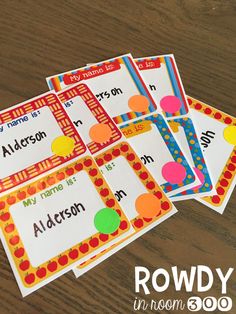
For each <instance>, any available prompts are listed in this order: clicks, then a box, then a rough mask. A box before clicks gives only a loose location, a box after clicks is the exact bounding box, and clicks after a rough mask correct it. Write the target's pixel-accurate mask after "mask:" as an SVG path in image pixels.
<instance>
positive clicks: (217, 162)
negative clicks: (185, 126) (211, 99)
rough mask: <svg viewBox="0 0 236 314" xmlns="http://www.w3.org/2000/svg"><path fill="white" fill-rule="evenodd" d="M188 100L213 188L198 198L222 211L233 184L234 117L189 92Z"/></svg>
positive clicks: (235, 160)
mask: <svg viewBox="0 0 236 314" xmlns="http://www.w3.org/2000/svg"><path fill="white" fill-rule="evenodd" d="M188 102H189V105H190V111H191V114H192V117H193V120H194V123H195V125H196V130H197V134H198V138H199V139H200V145H201V147H202V150H203V155H204V157H205V158H206V160H207V162H208V167H209V169H210V171H211V173H212V181H213V184H214V186H215V188H216V193H215V194H214V195H212V196H208V197H203V198H199V197H198V198H197V200H198V201H199V202H201V203H203V204H205V205H207V206H208V207H210V208H212V209H214V210H216V211H217V212H218V213H220V214H223V212H224V210H225V207H226V205H227V203H228V201H229V198H230V195H231V194H232V192H233V190H234V187H235V184H236V118H235V117H232V116H230V115H228V114H226V113H224V112H222V111H220V110H217V109H216V108H214V107H211V106H209V105H207V104H205V103H203V102H201V101H199V100H196V99H194V98H192V97H189V96H188Z"/></svg>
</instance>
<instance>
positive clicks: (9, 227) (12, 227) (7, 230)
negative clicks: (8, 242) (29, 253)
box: [5, 224, 15, 233]
mask: <svg viewBox="0 0 236 314" xmlns="http://www.w3.org/2000/svg"><path fill="white" fill-rule="evenodd" d="M14 229H15V225H14V224H10V225H8V226H6V227H5V231H6V232H7V233H10V232H12V231H14Z"/></svg>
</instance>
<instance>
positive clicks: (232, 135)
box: [224, 125, 236, 145]
mask: <svg viewBox="0 0 236 314" xmlns="http://www.w3.org/2000/svg"><path fill="white" fill-rule="evenodd" d="M224 138H225V140H226V141H227V142H228V143H229V144H232V145H236V125H230V126H227V127H226V128H225V129H224Z"/></svg>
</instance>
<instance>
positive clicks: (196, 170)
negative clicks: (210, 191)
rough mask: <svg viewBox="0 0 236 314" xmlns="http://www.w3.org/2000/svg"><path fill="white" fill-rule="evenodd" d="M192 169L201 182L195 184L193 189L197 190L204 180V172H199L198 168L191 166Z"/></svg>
mask: <svg viewBox="0 0 236 314" xmlns="http://www.w3.org/2000/svg"><path fill="white" fill-rule="evenodd" d="M193 170H194V171H195V173H196V175H197V176H198V179H199V180H200V182H201V184H199V185H197V186H195V187H194V189H193V190H194V191H195V190H198V189H200V188H201V187H202V186H203V184H204V182H205V176H204V174H203V173H202V172H201V170H199V169H198V168H195V167H194V168H193Z"/></svg>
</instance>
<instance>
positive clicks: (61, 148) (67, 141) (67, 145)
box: [52, 135, 75, 157]
mask: <svg viewBox="0 0 236 314" xmlns="http://www.w3.org/2000/svg"><path fill="white" fill-rule="evenodd" d="M74 147H75V141H74V140H73V139H72V138H71V137H69V136H65V135H62V136H59V137H57V138H55V140H54V141H53V142H52V152H53V153H54V154H55V155H57V156H60V157H66V156H69V155H70V154H71V153H72V152H73V150H74Z"/></svg>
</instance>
